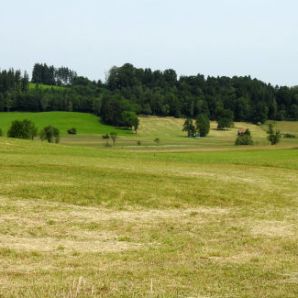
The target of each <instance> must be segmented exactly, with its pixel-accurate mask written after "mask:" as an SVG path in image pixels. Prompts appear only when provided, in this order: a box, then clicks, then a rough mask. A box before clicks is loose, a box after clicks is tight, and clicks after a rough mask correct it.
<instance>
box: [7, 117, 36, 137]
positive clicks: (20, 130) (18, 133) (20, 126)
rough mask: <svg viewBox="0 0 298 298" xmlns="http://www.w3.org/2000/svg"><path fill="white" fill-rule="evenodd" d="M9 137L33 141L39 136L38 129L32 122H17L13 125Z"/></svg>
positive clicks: (8, 133)
mask: <svg viewBox="0 0 298 298" xmlns="http://www.w3.org/2000/svg"><path fill="white" fill-rule="evenodd" d="M7 136H8V137H10V138H18V139H31V140H33V139H34V137H35V136H37V128H36V126H35V124H34V123H33V122H32V121H30V120H26V119H25V120H23V121H20V120H15V121H13V122H12V123H11V126H10V128H9V130H8V132H7Z"/></svg>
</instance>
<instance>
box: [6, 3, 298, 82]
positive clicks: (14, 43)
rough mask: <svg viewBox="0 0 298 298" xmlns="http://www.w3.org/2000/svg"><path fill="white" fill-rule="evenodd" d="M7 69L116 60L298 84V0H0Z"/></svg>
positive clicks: (98, 74) (94, 73) (84, 71)
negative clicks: (38, 63)
mask: <svg viewBox="0 0 298 298" xmlns="http://www.w3.org/2000/svg"><path fill="white" fill-rule="evenodd" d="M0 4H1V6H0V40H1V41H0V68H2V69H4V68H9V67H14V68H20V69H22V70H28V71H29V72H30V73H31V70H32V66H33V64H34V63H35V62H46V63H48V64H54V65H56V66H61V65H65V66H68V67H70V68H72V69H74V70H76V71H77V72H78V73H79V74H80V75H84V76H88V77H89V78H91V79H99V78H100V79H103V78H104V77H105V72H107V71H108V70H109V69H110V67H112V66H113V65H117V66H120V65H122V64H123V63H126V62H130V63H132V64H134V65H135V66H137V67H151V68H153V69H162V70H163V69H166V68H173V69H175V70H176V71H177V72H178V74H180V75H181V74H185V75H192V74H197V73H202V74H205V75H216V76H217V75H228V76H233V75H251V76H252V77H257V78H259V79H262V80H264V81H266V82H271V83H273V84H279V85H283V84H287V85H298V1H297V0H105V1H103V0H51V1H49V0H47V1H45V0H26V1H23V0H9V1H7V0H0Z"/></svg>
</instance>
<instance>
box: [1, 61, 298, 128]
mask: <svg viewBox="0 0 298 298" xmlns="http://www.w3.org/2000/svg"><path fill="white" fill-rule="evenodd" d="M29 82H30V81H29V76H28V74H27V73H23V74H22V73H21V72H20V71H15V70H13V69H10V70H3V71H0V111H36V112H37V111H78V112H89V113H93V114H96V115H98V116H100V117H101V119H102V121H104V122H105V123H109V124H112V125H117V126H123V127H128V128H136V129H137V126H138V120H137V115H139V114H143V115H159V116H174V117H185V118H197V117H198V116H199V115H200V114H204V115H206V116H207V117H208V118H209V119H211V120H217V119H218V118H221V119H223V118H230V117H232V118H233V121H249V122H254V123H258V122H260V123H263V122H265V121H266V120H268V119H270V120H298V87H287V86H281V87H280V86H272V85H271V84H266V83H264V82H262V81H260V80H257V79H252V78H251V77H249V76H244V77H237V76H234V77H232V78H230V77H211V76H208V77H205V76H204V75H201V74H198V75H196V76H180V77H178V76H177V73H176V72H175V71H174V70H172V69H168V70H165V71H160V70H155V71H154V70H151V69H150V68H147V69H142V68H136V67H134V66H133V65H131V64H124V65H123V66H121V67H113V68H112V69H111V70H110V72H109V74H108V77H107V80H106V82H102V81H100V80H98V81H92V80H89V79H88V78H85V77H82V76H78V75H77V74H76V73H75V72H74V71H72V70H70V69H68V68H67V67H60V68H55V67H54V66H48V65H47V64H35V66H34V68H33V73H32V79H31V82H32V83H35V84H34V86H30V85H29ZM42 85H43V86H42ZM44 85H48V87H47V88H45V87H44ZM55 86H62V87H59V88H55Z"/></svg>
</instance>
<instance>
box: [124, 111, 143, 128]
mask: <svg viewBox="0 0 298 298" xmlns="http://www.w3.org/2000/svg"><path fill="white" fill-rule="evenodd" d="M121 115H122V122H123V126H126V127H129V128H131V129H134V130H135V132H137V130H138V128H139V118H138V116H137V114H136V113H135V112H131V111H124V112H122V114H121Z"/></svg>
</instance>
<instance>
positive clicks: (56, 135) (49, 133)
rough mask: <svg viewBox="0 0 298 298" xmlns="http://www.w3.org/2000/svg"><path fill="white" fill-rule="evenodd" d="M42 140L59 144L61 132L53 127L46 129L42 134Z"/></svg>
mask: <svg viewBox="0 0 298 298" xmlns="http://www.w3.org/2000/svg"><path fill="white" fill-rule="evenodd" d="M40 139H41V140H42V141H44V140H47V141H48V142H49V143H56V144H57V143H59V141H60V132H59V129H58V128H56V127H53V126H51V125H49V126H47V127H44V128H43V129H42V131H41V132H40Z"/></svg>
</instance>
